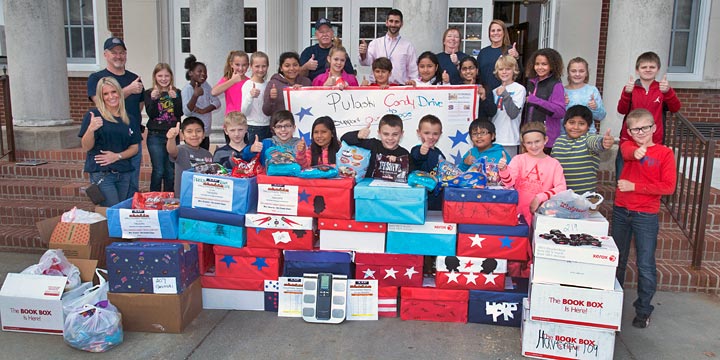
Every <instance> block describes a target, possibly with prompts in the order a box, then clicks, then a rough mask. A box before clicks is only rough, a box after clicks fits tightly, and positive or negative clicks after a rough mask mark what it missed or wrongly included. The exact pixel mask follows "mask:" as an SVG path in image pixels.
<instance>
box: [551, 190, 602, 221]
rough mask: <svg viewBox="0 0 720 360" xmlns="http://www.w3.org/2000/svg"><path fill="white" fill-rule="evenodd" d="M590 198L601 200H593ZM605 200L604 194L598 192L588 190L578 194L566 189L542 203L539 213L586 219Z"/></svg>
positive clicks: (564, 217)
mask: <svg viewBox="0 0 720 360" xmlns="http://www.w3.org/2000/svg"><path fill="white" fill-rule="evenodd" d="M590 198H597V199H599V200H598V201H596V202H591V201H590V200H589V199H590ZM603 200H604V198H603V196H602V195H600V194H598V193H594V192H586V193H584V194H582V195H578V194H575V192H573V191H572V190H565V191H563V192H560V193H558V194H556V195H555V196H553V197H551V198H550V199H549V200H548V201H546V202H544V203H543V204H542V205H540V208H539V209H538V213H540V214H543V215H548V216H554V217H558V218H563V219H584V218H587V217H589V216H590V210H595V209H596V208H597V206H598V205H600V204H601V203H602V202H603Z"/></svg>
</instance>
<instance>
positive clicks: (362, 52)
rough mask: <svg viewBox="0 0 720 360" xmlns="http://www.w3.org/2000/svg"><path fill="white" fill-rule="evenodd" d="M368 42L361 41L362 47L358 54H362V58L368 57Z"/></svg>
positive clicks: (359, 48)
mask: <svg viewBox="0 0 720 360" xmlns="http://www.w3.org/2000/svg"><path fill="white" fill-rule="evenodd" d="M367 48H368V45H367V42H365V40H360V46H359V47H358V53H359V54H360V57H362V58H365V56H366V55H367Z"/></svg>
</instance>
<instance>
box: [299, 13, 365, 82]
mask: <svg viewBox="0 0 720 360" xmlns="http://www.w3.org/2000/svg"><path fill="white" fill-rule="evenodd" d="M334 37H335V32H334V31H333V28H332V23H331V22H330V20H328V19H326V18H319V19H318V20H317V21H316V22H315V38H316V39H317V41H318V42H317V44H315V45H312V46H308V47H306V48H305V50H303V52H302V54H300V66H301V68H300V73H301V74H302V75H304V76H307V77H308V78H310V80H314V79H315V77H316V76H318V75H320V74H322V73H324V72H325V70H326V69H327V57H328V54H329V53H330V48H332V47H333V39H334ZM346 57H347V59H346V60H345V68H344V69H343V70H345V72H346V73H348V74H353V75H354V74H355V69H354V68H353V64H352V62H351V61H350V57H349V56H347V55H346Z"/></svg>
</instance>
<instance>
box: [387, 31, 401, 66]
mask: <svg viewBox="0 0 720 360" xmlns="http://www.w3.org/2000/svg"><path fill="white" fill-rule="evenodd" d="M387 38H388V37H387V36H385V37H384V38H383V47H384V48H385V57H387V58H388V60H392V54H393V53H394V52H395V48H396V47H397V46H398V44H399V43H400V38H402V37H401V36H398V37H397V42H396V43H395V45H393V46H392V49H390V52H389V53H388V48H387ZM390 45H392V40H390Z"/></svg>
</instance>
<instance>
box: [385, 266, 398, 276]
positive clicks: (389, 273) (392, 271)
mask: <svg viewBox="0 0 720 360" xmlns="http://www.w3.org/2000/svg"><path fill="white" fill-rule="evenodd" d="M397 272H398V271H397V270H395V268H389V269H386V270H385V277H384V278H383V279H387V278H389V277H392V278H393V279H397V277H395V273H397Z"/></svg>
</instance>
